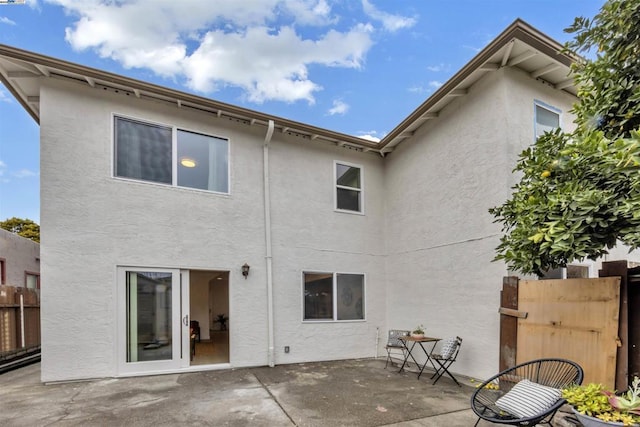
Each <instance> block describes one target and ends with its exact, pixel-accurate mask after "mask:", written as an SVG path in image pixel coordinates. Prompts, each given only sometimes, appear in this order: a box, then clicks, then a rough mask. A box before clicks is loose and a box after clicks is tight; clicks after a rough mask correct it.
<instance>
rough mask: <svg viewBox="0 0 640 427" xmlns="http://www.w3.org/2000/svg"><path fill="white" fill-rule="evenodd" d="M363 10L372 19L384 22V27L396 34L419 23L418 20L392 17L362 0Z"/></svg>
mask: <svg viewBox="0 0 640 427" xmlns="http://www.w3.org/2000/svg"><path fill="white" fill-rule="evenodd" d="M362 8H363V9H364V12H365V13H366V14H367V15H369V16H370V17H371V18H372V19H375V20H376V21H380V22H382V25H383V26H384V28H385V29H386V30H387V31H391V32H394V31H398V30H401V29H403V28H411V27H413V26H414V25H415V24H416V22H417V20H416V18H407V17H404V16H400V15H392V14H390V13H387V12H383V11H381V10H378V8H376V7H375V6H374V5H372V4H371V3H370V2H369V0H362Z"/></svg>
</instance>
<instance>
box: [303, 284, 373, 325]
mask: <svg viewBox="0 0 640 427" xmlns="http://www.w3.org/2000/svg"><path fill="white" fill-rule="evenodd" d="M303 293H304V303H303V304H304V308H303V309H304V320H308V321H311V320H331V321H334V320H363V319H364V308H365V306H364V274H351V273H318V272H305V273H304V284H303Z"/></svg>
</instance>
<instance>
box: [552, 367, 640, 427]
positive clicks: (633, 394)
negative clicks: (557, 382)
mask: <svg viewBox="0 0 640 427" xmlns="http://www.w3.org/2000/svg"><path fill="white" fill-rule="evenodd" d="M562 397H563V398H565V399H566V401H567V403H568V404H570V405H571V406H573V407H574V408H575V410H576V411H578V412H580V413H581V414H584V415H588V416H590V417H595V418H598V419H600V420H602V421H607V422H620V423H623V424H624V425H625V426H629V425H637V424H638V423H640V378H638V377H634V379H633V382H632V384H631V385H630V386H629V389H628V390H627V391H626V392H624V393H622V394H620V395H616V394H615V393H614V392H612V391H610V390H606V389H605V388H604V387H603V386H602V384H596V383H589V384H586V385H574V386H572V387H568V388H566V389H564V390H563V391H562Z"/></svg>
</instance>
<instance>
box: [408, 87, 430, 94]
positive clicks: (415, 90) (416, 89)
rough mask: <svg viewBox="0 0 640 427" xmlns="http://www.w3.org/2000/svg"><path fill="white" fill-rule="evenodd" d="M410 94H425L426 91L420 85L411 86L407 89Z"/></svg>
mask: <svg viewBox="0 0 640 427" xmlns="http://www.w3.org/2000/svg"><path fill="white" fill-rule="evenodd" d="M407 90H408V91H409V92H411V93H425V92H427V90H426V89H425V88H424V87H423V86H422V85H416V86H411V87H410V88H408V89H407Z"/></svg>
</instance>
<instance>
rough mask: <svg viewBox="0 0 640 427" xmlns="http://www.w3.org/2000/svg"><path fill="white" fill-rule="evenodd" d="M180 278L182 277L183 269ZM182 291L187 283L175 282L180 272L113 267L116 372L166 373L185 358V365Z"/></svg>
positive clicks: (186, 314)
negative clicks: (116, 330)
mask: <svg viewBox="0 0 640 427" xmlns="http://www.w3.org/2000/svg"><path fill="white" fill-rule="evenodd" d="M184 276H186V278H187V280H188V272H187V274H184ZM183 289H185V291H187V292H188V283H186V284H185V283H181V272H180V270H176V269H159V268H125V267H121V268H118V342H119V345H118V368H119V369H118V370H119V373H120V374H135V373H153V372H162V371H170V370H174V369H178V368H180V367H182V366H183V365H184V360H185V358H186V361H187V366H188V361H189V348H188V347H187V348H184V343H185V340H183V336H185V335H188V326H184V325H185V324H186V325H188V324H189V322H188V304H186V306H187V308H186V310H183V307H182V306H183V303H182V302H183V301H184V298H183ZM187 297H188V295H187ZM186 301H188V298H187V299H186ZM186 342H187V343H188V340H187V341H186Z"/></svg>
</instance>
